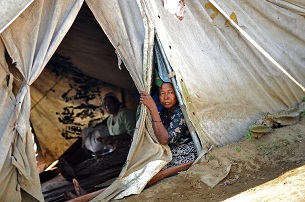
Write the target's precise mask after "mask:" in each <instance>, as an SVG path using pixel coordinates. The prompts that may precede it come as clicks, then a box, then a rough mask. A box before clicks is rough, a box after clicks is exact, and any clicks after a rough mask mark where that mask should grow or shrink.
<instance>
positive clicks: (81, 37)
mask: <svg viewBox="0 0 305 202" xmlns="http://www.w3.org/2000/svg"><path fill="white" fill-rule="evenodd" d="M56 52H57V53H58V54H60V55H61V56H64V57H67V58H70V59H71V62H72V63H73V65H74V66H76V67H77V68H78V69H80V70H81V71H82V72H84V73H85V74H87V75H88V76H91V77H94V78H97V79H99V80H102V81H104V82H106V83H110V84H113V85H115V86H118V87H120V88H123V89H126V90H130V91H133V92H136V87H135V85H134V82H133V80H132V78H131V77H130V74H129V73H128V71H127V69H126V67H125V66H124V64H123V63H122V65H121V69H119V68H118V57H117V55H116V53H115V49H114V47H113V46H112V44H111V43H110V41H109V39H108V38H107V36H106V35H105V33H104V31H103V30H102V28H101V26H100V25H99V24H98V22H97V21H96V19H95V17H94V16H93V14H92V12H91V11H90V9H89V8H88V6H87V4H86V3H84V4H83V6H82V8H81V10H80V12H79V13H78V15H77V17H76V19H75V21H74V23H73V25H72V27H71V28H70V30H69V31H68V33H67V35H66V36H65V38H64V40H63V41H62V42H61V44H60V45H59V47H58V49H57V51H56ZM114 75H115V76H114Z"/></svg>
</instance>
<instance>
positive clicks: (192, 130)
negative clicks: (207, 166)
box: [156, 34, 203, 156]
mask: <svg viewBox="0 0 305 202" xmlns="http://www.w3.org/2000/svg"><path fill="white" fill-rule="evenodd" d="M156 39H157V47H158V48H159V51H160V53H161V55H162V57H163V59H164V64H165V66H166V69H167V73H168V74H171V75H175V74H174V72H173V70H172V68H171V66H170V64H169V61H168V60H167V57H166V55H165V52H164V49H163V47H162V44H161V41H160V39H159V37H158V35H157V34H156ZM170 79H171V81H172V84H173V86H174V89H175V93H176V95H177V99H178V102H179V106H180V108H181V111H182V113H183V116H184V119H185V122H186V125H187V127H188V129H189V131H190V133H191V136H192V139H193V141H194V145H195V147H196V150H197V154H198V156H201V153H202V152H203V151H202V147H201V144H200V141H199V138H198V136H197V133H196V131H195V128H194V126H193V124H192V123H191V121H190V119H189V117H188V115H187V112H186V107H185V105H184V102H183V99H182V95H181V92H180V90H179V88H178V85H177V81H176V76H173V77H171V78H170Z"/></svg>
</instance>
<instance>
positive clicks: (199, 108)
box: [0, 0, 305, 201]
mask: <svg viewBox="0 0 305 202" xmlns="http://www.w3.org/2000/svg"><path fill="white" fill-rule="evenodd" d="M85 2H86V3H87V4H88V6H89V8H90V9H91V11H92V12H93V14H94V16H95V18H96V20H97V21H98V23H99V24H100V26H101V27H102V29H103V30H104V32H105V34H106V35H107V37H108V38H109V40H110V42H111V44H112V45H113V46H114V48H115V50H116V54H117V55H118V58H120V59H122V61H123V63H124V65H125V66H126V69H127V70H128V72H129V74H130V75H131V77H132V80H133V82H134V83H135V86H136V88H137V90H139V91H142V90H145V91H149V88H150V81H151V76H152V75H151V72H152V71H151V68H152V65H151V64H152V54H153V42H154V33H155V32H156V33H158V36H159V37H160V40H161V43H162V46H163V48H164V51H165V53H166V56H167V58H168V60H169V62H170V64H171V66H172V68H173V70H174V71H175V74H176V78H177V81H178V85H179V87H180V89H181V93H182V95H183V100H184V103H185V105H186V109H187V112H188V116H189V118H190V120H191V122H192V124H193V125H194V127H195V129H196V131H197V134H198V136H199V139H200V141H201V144H202V145H205V144H206V143H211V144H215V145H223V144H226V143H229V142H233V141H238V140H240V139H241V138H242V137H243V136H244V133H245V130H246V129H247V127H248V125H249V124H251V123H252V122H253V121H254V120H255V119H257V118H258V117H259V116H261V115H262V114H263V113H266V112H271V113H272V112H275V111H279V110H282V109H286V108H288V107H291V106H294V105H295V104H296V103H298V102H300V100H301V99H302V97H303V96H304V91H303V90H304V88H303V86H304V77H305V73H304V55H305V54H304V52H305V48H304V47H305V36H304V31H305V30H304V29H305V28H304V27H305V26H304V24H305V23H304V22H305V19H304V14H305V12H304V10H305V4H304V3H303V2H302V1H301V0H286V1H273V0H269V1H258V0H255V1H241V0H235V1H233V0H232V1H220V0H216V1H215V0H214V1H212V0H210V1H208V0H201V1H186V7H185V8H186V14H185V18H184V19H183V20H182V21H179V20H177V19H176V18H175V17H173V15H172V14H171V13H169V12H168V11H166V10H165V9H164V7H163V6H162V2H161V1H151V0H149V1H142V0H137V1H132V0H130V1H119V0H117V1H115V0H113V1H107V3H106V2H105V1H94V0H86V1H85ZM83 3H84V1H83V0H65V1H62V0H58V1H43V0H36V1H33V2H32V3H31V1H18V0H14V1H12V2H7V1H4V0H2V1H1V3H0V5H1V12H0V13H1V24H0V25H1V30H3V31H2V32H1V39H2V40H1V49H0V50H1V54H0V57H1V59H0V61H1V63H0V64H1V68H0V71H1V74H0V83H1V90H0V94H1V95H0V99H1V102H0V106H1V107H0V111H1V113H0V117H1V119H0V120H1V122H0V126H1V131H2V133H1V136H0V150H1V151H2V153H1V156H0V172H1V175H0V181H1V185H0V190H1V193H0V198H1V199H3V200H4V201H5V199H10V200H14V201H20V200H21V197H22V199H23V200H25V201H27V200H28V201H33V200H34V199H36V200H39V201H43V197H42V194H41V188H40V183H39V179H38V173H37V170H36V162H35V156H34V150H33V141H32V137H31V136H30V127H29V126H30V125H29V119H30V105H31V104H30V103H31V99H30V86H31V84H32V83H33V82H34V81H35V80H36V79H37V77H38V76H39V75H40V73H41V72H42V70H43V68H44V67H45V65H46V64H47V62H48V61H49V59H50V58H51V56H52V55H53V53H54V52H55V50H56V49H57V47H58V46H59V44H60V42H61V41H62V39H63V38H64V36H65V34H66V33H67V32H68V30H69V28H70V27H71V25H72V23H73V22H74V19H75V18H76V16H77V14H78V12H79V10H80V8H81V6H82V4H83ZM27 6H28V7H27ZM23 10H24V11H23ZM20 13H21V14H20ZM19 14H20V15H19ZM17 16H18V17H17ZM16 17H17V18H16ZM226 17H227V18H226ZM229 17H230V18H231V19H232V21H233V22H231V23H232V24H233V25H235V26H232V24H231V25H230V23H226V22H227V21H228V20H229V19H228V18H229ZM15 18H16V19H15ZM14 19H15V20H14ZM234 23H235V24H234ZM243 31H244V32H243ZM5 51H7V52H8V54H9V56H10V57H11V58H12V60H13V63H14V64H15V65H16V67H17V68H18V70H19V71H20V73H21V75H22V77H21V82H20V83H21V86H20V89H19V91H18V94H17V96H14V94H13V93H12V83H13V80H14V77H15V78H16V76H15V75H14V74H12V73H11V72H10V71H9V68H8V64H7V62H6V59H5ZM281 68H283V69H281ZM283 70H286V71H287V72H283ZM144 148H145V151H146V152H143V149H144ZM170 158H171V154H170V151H169V149H168V147H165V146H161V145H159V144H157V142H156V139H155V136H154V134H153V130H152V127H151V124H150V117H149V116H148V115H147V111H146V109H145V108H143V107H142V108H141V116H140V118H139V120H138V122H137V127H136V131H135V134H134V139H133V142H132V149H131V150H130V153H129V156H128V160H127V163H126V165H125V167H124V168H123V170H122V172H121V174H120V177H119V178H118V179H117V180H116V181H115V182H114V183H113V184H112V185H111V186H110V187H109V188H108V189H107V190H106V191H104V192H103V193H102V194H101V195H99V196H98V197H97V198H95V199H94V200H95V201H102V200H109V199H111V198H115V197H117V198H120V197H124V196H126V195H130V194H136V193H140V192H141V191H142V189H143V188H144V186H145V184H146V183H147V182H148V181H149V179H150V178H151V177H152V176H153V175H154V174H155V173H157V172H158V171H159V170H160V169H161V168H162V167H163V166H164V165H165V164H166V163H167V162H169V160H170ZM8 182H9V183H8Z"/></svg>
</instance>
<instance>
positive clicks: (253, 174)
mask: <svg viewBox="0 0 305 202" xmlns="http://www.w3.org/2000/svg"><path fill="white" fill-rule="evenodd" d="M206 158H207V161H206V162H201V163H198V164H195V165H194V166H192V167H191V168H190V169H189V170H188V171H185V172H181V173H180V174H179V175H176V176H174V177H170V178H167V179H164V180H162V181H161V182H159V183H157V184H155V185H153V186H151V187H149V188H147V189H145V190H144V191H143V192H142V193H141V194H139V195H133V196H129V197H126V198H124V199H122V200H120V201H124V202H134V201H175V202H176V201H205V202H208V201H213V202H215V201H224V200H226V201H305V184H304V183H303V180H304V177H305V166H304V165H305V119H304V118H303V119H302V120H301V121H300V122H298V123H297V124H294V125H290V126H286V127H282V128H278V129H274V130H272V131H271V132H270V133H268V134H267V135H264V136H263V137H261V138H259V139H252V138H247V137H245V139H244V140H242V141H241V142H238V143H232V144H228V145H226V146H223V147H219V148H214V149H212V150H211V151H210V152H209V153H208V154H207V155H206ZM228 162H229V164H230V165H231V168H230V171H229V173H228V175H227V176H226V177H225V178H224V179H223V180H222V181H220V182H219V183H218V184H217V185H216V186H215V187H214V188H210V187H209V186H207V185H206V184H205V183H204V182H203V181H202V173H204V172H205V171H206V170H207V168H210V169H214V171H217V170H218V169H219V170H221V169H223V167H224V165H228Z"/></svg>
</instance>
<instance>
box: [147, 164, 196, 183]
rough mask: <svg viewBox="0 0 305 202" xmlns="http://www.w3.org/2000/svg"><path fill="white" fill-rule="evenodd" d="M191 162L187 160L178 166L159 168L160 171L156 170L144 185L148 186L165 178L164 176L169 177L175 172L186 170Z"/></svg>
mask: <svg viewBox="0 0 305 202" xmlns="http://www.w3.org/2000/svg"><path fill="white" fill-rule="evenodd" d="M192 163H193V162H188V163H185V164H181V165H179V166H173V167H170V168H167V169H165V170H161V171H160V172H158V173H157V174H156V175H155V176H154V177H153V178H151V180H150V181H149V182H148V183H147V185H146V186H150V185H152V184H155V183H156V182H158V181H160V180H162V179H164V178H166V177H170V176H173V175H175V174H177V173H178V172H180V171H184V170H187V169H188V168H189V167H190V166H191V165H192Z"/></svg>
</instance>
